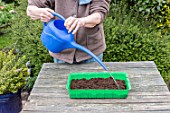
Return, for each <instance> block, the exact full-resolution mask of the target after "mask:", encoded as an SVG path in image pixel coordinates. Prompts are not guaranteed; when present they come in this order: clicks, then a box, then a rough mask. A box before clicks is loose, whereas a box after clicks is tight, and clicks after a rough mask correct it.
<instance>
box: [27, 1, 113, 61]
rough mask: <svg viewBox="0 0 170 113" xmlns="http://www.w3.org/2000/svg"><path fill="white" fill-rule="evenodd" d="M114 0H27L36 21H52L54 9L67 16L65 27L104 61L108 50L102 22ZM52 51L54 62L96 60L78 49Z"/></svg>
mask: <svg viewBox="0 0 170 113" xmlns="http://www.w3.org/2000/svg"><path fill="white" fill-rule="evenodd" d="M110 1H111V0H28V6H27V16H29V17H31V19H33V20H37V19H40V20H41V21H42V22H49V21H50V20H51V19H54V16H53V15H52V14H51V12H54V11H55V12H56V13H59V14H60V15H62V16H63V17H65V18H66V20H65V23H64V26H65V27H66V28H67V30H68V32H72V33H73V34H74V39H75V41H76V43H78V44H80V45H82V46H84V47H86V48H87V49H89V50H90V51H91V52H92V53H94V54H95V55H96V56H97V57H98V58H99V59H100V60H101V61H102V59H103V52H104V50H105V49H106V43H105V37H104V29H103V21H104V19H105V17H106V15H107V14H108V12H109V3H110ZM49 54H50V55H51V56H52V57H53V58H54V62H55V63H65V62H67V63H80V62H94V61H95V60H94V59H93V58H91V56H89V55H88V54H86V53H85V52H83V51H80V50H77V49H73V48H70V49H65V50H63V51H62V52H60V53H57V54H56V53H52V52H50V51H49Z"/></svg>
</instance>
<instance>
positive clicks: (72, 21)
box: [64, 16, 85, 34]
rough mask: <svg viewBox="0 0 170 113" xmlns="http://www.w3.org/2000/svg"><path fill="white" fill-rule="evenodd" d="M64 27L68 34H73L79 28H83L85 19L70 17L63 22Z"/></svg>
mask: <svg viewBox="0 0 170 113" xmlns="http://www.w3.org/2000/svg"><path fill="white" fill-rule="evenodd" d="M64 26H65V27H66V28H67V30H68V32H69V33H70V32H71V31H73V32H72V34H75V33H76V32H77V30H78V29H79V28H80V27H83V26H85V19H84V18H75V17H72V16H71V17H69V18H67V19H66V20H65V23H64Z"/></svg>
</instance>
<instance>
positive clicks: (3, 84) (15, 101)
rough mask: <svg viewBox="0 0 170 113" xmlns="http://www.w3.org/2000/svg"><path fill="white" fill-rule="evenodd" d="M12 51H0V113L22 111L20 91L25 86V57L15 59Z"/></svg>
mask: <svg viewBox="0 0 170 113" xmlns="http://www.w3.org/2000/svg"><path fill="white" fill-rule="evenodd" d="M13 51H14V50H10V51H9V52H6V53H5V52H2V51H0V112H1V113H19V112H20V111H21V109H22V99H21V89H22V88H23V87H24V86H25V84H26V78H27V67H26V65H25V63H24V62H25V59H26V57H25V56H23V57H19V58H18V57H17V55H15V54H14V52H13Z"/></svg>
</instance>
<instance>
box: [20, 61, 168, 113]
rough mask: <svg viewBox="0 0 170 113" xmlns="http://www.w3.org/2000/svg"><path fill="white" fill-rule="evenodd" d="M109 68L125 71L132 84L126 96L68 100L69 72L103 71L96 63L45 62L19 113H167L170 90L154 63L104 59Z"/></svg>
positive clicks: (110, 69)
mask: <svg viewBox="0 0 170 113" xmlns="http://www.w3.org/2000/svg"><path fill="white" fill-rule="evenodd" d="M104 64H105V65H106V66H107V67H108V69H109V71H114V72H115V71H119V72H126V73H127V74H128V76H129V79H130V83H131V87H132V89H131V91H130V92H129V96H128V98H127V99H70V98H69V95H68V92H67V90H66V83H67V78H68V74H70V73H72V72H95V71H100V72H101V71H103V69H102V67H101V66H100V65H99V64H97V63H90V64H76V65H70V64H54V63H45V64H43V66H42V69H41V71H40V73H39V75H38V78H37V80H36V83H35V85H34V87H33V90H32V92H31V94H30V97H29V99H28V102H26V104H25V106H24V108H23V110H22V113H170V92H169V91H168V88H167V86H166V84H165V83H164V80H163V79H162V77H161V75H160V73H159V72H158V70H157V67H156V65H155V64H154V62H152V61H144V62H104Z"/></svg>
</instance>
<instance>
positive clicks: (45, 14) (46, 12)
mask: <svg viewBox="0 0 170 113" xmlns="http://www.w3.org/2000/svg"><path fill="white" fill-rule="evenodd" d="M39 10H40V19H41V21H42V22H49V21H50V20H51V19H52V18H54V16H53V15H52V14H51V12H54V11H53V10H51V9H49V8H39Z"/></svg>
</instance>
